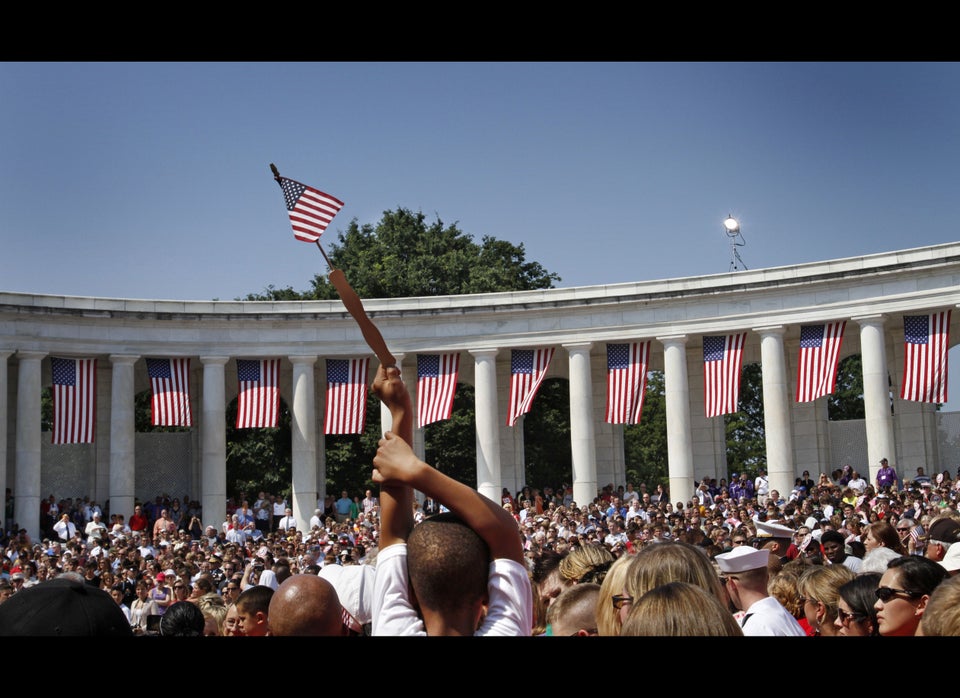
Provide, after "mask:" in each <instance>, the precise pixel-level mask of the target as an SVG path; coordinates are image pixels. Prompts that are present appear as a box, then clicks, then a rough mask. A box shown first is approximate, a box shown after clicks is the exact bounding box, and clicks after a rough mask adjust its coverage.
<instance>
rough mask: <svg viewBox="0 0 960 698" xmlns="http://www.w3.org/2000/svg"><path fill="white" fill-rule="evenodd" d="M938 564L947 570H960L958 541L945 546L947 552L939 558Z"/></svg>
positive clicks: (959, 546)
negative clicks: (947, 546)
mask: <svg viewBox="0 0 960 698" xmlns="http://www.w3.org/2000/svg"><path fill="white" fill-rule="evenodd" d="M940 565H941V566H942V567H943V569H945V570H946V571H947V572H956V571H957V570H960V543H951V544H950V547H949V548H947V554H946V555H944V556H943V559H942V560H940Z"/></svg>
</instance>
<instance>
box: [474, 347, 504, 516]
mask: <svg viewBox="0 0 960 698" xmlns="http://www.w3.org/2000/svg"><path fill="white" fill-rule="evenodd" d="M497 352H498V350H497V349H475V350H471V351H470V353H471V354H472V355H473V356H474V359H475V363H474V372H475V373H474V375H475V386H474V388H475V395H476V404H475V409H476V416H477V491H479V492H480V494H482V495H485V496H486V497H489V498H490V499H492V500H493V501H494V502H498V503H499V502H500V495H501V493H502V491H503V486H502V485H501V481H500V416H499V415H500V412H499V410H498V409H497Z"/></svg>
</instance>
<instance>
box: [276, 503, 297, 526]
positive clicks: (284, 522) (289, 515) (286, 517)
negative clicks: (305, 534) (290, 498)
mask: <svg viewBox="0 0 960 698" xmlns="http://www.w3.org/2000/svg"><path fill="white" fill-rule="evenodd" d="M296 527H297V520H296V519H295V518H293V509H291V508H290V507H287V508H286V509H284V511H283V517H282V518H281V519H280V523H279V524H277V530H279V531H289V530H291V529H295V528H296Z"/></svg>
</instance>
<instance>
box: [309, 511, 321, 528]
mask: <svg viewBox="0 0 960 698" xmlns="http://www.w3.org/2000/svg"><path fill="white" fill-rule="evenodd" d="M314 528H323V509H314V510H313V516H311V517H310V530H311V531H312V530H313V529H314Z"/></svg>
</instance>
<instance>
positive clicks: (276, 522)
mask: <svg viewBox="0 0 960 698" xmlns="http://www.w3.org/2000/svg"><path fill="white" fill-rule="evenodd" d="M286 510H287V500H286V499H284V498H283V497H280V496H275V497H274V498H273V530H274V531H276V530H278V529H279V528H280V519H282V518H283V513H284V512H285V511H286Z"/></svg>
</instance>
